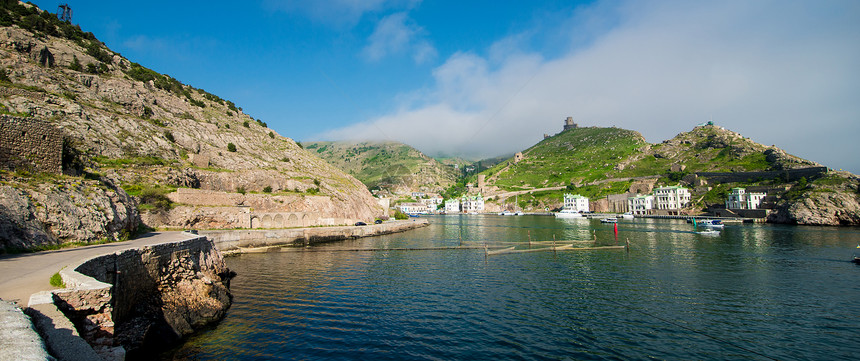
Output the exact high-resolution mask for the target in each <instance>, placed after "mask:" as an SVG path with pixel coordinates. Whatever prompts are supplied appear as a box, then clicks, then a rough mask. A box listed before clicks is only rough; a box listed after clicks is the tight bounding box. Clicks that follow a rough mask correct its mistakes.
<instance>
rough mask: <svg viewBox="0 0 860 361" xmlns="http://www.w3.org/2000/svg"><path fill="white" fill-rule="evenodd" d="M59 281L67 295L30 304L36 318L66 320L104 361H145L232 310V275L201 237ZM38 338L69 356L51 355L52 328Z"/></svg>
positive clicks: (77, 268)
mask: <svg viewBox="0 0 860 361" xmlns="http://www.w3.org/2000/svg"><path fill="white" fill-rule="evenodd" d="M189 236H190V234H189ZM59 273H60V276H61V277H62V279H63V282H64V283H65V285H66V288H65V289H60V290H53V291H50V292H42V293H40V294H36V295H34V296H33V297H31V299H30V307H31V309H32V310H33V316H34V318H36V319H38V318H40V317H42V318H45V316H47V318H49V319H51V320H57V319H59V318H61V317H62V316H63V315H64V316H65V317H66V318H68V320H70V321H71V322H72V324H74V326H73V327H71V328H72V333H75V334H76V336H80V337H81V338H82V339H83V340H85V341H86V343H87V344H89V346H91V347H92V349H93V350H95V351H96V353H98V354H99V355H100V356H101V357H103V358H107V359H122V358H124V357H125V355H126V354H127V355H128V356H129V358H132V359H135V358H146V357H148V356H150V355H152V354H153V353H154V352H157V351H160V350H163V349H164V348H166V347H169V346H170V345H171V344H173V343H175V342H177V341H179V340H180V339H181V338H182V337H184V336H187V335H189V334H191V333H192V332H194V331H195V330H198V329H200V328H202V327H205V326H206V325H208V324H210V323H213V322H217V321H219V320H220V319H221V318H222V317H223V316H224V314H225V313H226V311H227V309H228V308H229V307H230V305H231V303H232V295H231V294H230V292H229V289H228V287H229V280H230V278H231V277H232V274H231V272H230V271H229V270H228V269H227V267H226V265H225V263H224V259H223V258H222V256H221V253H220V252H218V250H217V249H216V248H215V245H214V244H213V243H212V241H210V240H209V239H207V238H206V237H203V236H193V237H192V238H189V239H185V240H181V241H177V242H167V243H161V244H155V245H147V246H142V247H139V248H133V249H128V250H124V251H120V252H115V253H111V254H105V255H101V256H97V257H95V258H90V259H86V260H83V261H80V263H78V264H75V265H72V266H70V267H68V268H65V269H63V270H61V271H60V272H59ZM57 310H59V311H60V312H62V315H60V314H59V313H57V312H56V311H57ZM60 321H62V320H60ZM52 323H53V322H52ZM36 326H37V327H40V326H39V322H38V320H37V322H36ZM40 331H42V334H43V335H46V336H45V339H46V343H47V344H48V348H49V350H50V351H51V352H52V353H54V354H57V353H63V352H64V350H63V348H65V347H66V346H63V345H62V344H60V345H59V346H53V347H52V344H53V341H54V340H51V339H50V337H51V336H50V335H51V331H52V330H51V329H50V325H48V329H47V330H42V329H41V328H40ZM66 341H68V340H63V341H61V342H66ZM55 345H56V344H55ZM60 358H61V359H62V358H63V357H60Z"/></svg>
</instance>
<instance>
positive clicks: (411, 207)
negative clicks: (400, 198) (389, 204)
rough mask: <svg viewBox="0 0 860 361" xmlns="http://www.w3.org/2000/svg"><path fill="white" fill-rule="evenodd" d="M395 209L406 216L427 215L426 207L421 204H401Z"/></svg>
mask: <svg viewBox="0 0 860 361" xmlns="http://www.w3.org/2000/svg"><path fill="white" fill-rule="evenodd" d="M397 209H399V210H400V211H401V212H403V213H406V214H427V206H426V205H424V204H423V203H403V204H400V205H398V206H397Z"/></svg>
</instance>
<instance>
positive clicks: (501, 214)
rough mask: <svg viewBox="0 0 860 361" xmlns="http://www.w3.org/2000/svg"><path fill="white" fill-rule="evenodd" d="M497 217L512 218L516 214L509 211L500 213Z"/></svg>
mask: <svg viewBox="0 0 860 361" xmlns="http://www.w3.org/2000/svg"><path fill="white" fill-rule="evenodd" d="M499 215H500V216H514V215H516V213H514V212H511V211H502V212H500V213H499Z"/></svg>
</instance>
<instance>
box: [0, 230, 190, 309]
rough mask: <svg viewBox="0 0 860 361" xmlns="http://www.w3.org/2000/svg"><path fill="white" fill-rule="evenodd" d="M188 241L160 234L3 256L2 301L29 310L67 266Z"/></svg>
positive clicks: (177, 234) (0, 273)
mask: <svg viewBox="0 0 860 361" xmlns="http://www.w3.org/2000/svg"><path fill="white" fill-rule="evenodd" d="M188 238H189V235H188V234H183V233H182V232H157V233H147V234H145V235H143V236H141V237H139V238H137V239H133V240H130V241H125V242H117V243H108V244H100V245H96V246H86V247H79V248H67V249H61V250H57V251H46V252H38V253H25V254H13V255H3V256H0V299H3V300H5V301H12V302H17V303H18V305H19V306H27V303H28V302H29V300H30V295H31V294H34V293H36V292H40V291H47V290H52V289H55V288H56V287H53V286H51V284H50V279H51V276H52V275H53V274H54V273H56V272H57V271H59V270H60V269H61V268H63V267H65V266H68V265H72V264H77V263H78V262H80V261H82V260H84V259H89V258H93V257H96V256H100V255H104V254H111V253H114V252H119V251H124V250H127V249H131V248H136V247H142V246H148V245H153V244H160V243H170V242H177V241H181V240H184V239H188Z"/></svg>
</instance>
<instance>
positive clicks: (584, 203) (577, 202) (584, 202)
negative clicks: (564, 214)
mask: <svg viewBox="0 0 860 361" xmlns="http://www.w3.org/2000/svg"><path fill="white" fill-rule="evenodd" d="M563 208H564V209H571V210H574V211H577V212H589V210H590V209H589V207H588V197H583V196H581V195H579V194H570V193H565V194H564V207H563Z"/></svg>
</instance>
